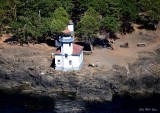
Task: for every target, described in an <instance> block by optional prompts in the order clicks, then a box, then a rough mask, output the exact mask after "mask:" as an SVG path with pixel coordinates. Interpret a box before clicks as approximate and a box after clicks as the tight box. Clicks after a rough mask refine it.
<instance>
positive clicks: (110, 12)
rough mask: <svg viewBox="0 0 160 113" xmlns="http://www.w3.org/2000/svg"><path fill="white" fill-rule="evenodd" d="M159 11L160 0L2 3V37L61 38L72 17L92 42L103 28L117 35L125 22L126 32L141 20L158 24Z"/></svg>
mask: <svg viewBox="0 0 160 113" xmlns="http://www.w3.org/2000/svg"><path fill="white" fill-rule="evenodd" d="M159 7H160V0H0V33H1V32H2V31H3V30H7V31H8V30H10V29H7V28H11V32H12V33H13V34H15V35H17V36H18V37H19V38H22V37H23V38H24V37H28V36H31V37H36V38H40V37H43V36H44V34H48V35H49V34H50V32H51V31H52V33H57V34H59V33H60V32H61V31H62V30H63V29H64V28H65V26H66V24H67V23H68V21H69V19H70V17H71V18H72V19H75V20H76V21H74V22H78V21H79V22H78V25H77V33H79V34H83V35H82V36H83V37H86V38H88V37H92V36H93V35H94V34H96V32H97V31H98V30H99V25H100V26H101V28H105V29H106V30H110V31H113V32H116V31H118V30H119V26H120V25H121V22H122V24H123V25H124V28H126V29H128V28H129V27H127V24H124V23H132V22H137V20H140V21H142V24H146V23H154V22H156V23H158V21H159V20H160V8H159ZM72 16H73V17H72ZM99 17H101V18H99ZM53 26H54V27H53Z"/></svg>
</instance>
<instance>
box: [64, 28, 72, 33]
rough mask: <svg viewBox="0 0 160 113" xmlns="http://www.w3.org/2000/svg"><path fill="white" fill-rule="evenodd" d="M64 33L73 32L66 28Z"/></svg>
mask: <svg viewBox="0 0 160 113" xmlns="http://www.w3.org/2000/svg"><path fill="white" fill-rule="evenodd" d="M62 33H64V34H71V31H70V30H69V29H68V28H66V29H65V30H63V31H62Z"/></svg>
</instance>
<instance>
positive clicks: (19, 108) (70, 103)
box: [0, 92, 160, 113]
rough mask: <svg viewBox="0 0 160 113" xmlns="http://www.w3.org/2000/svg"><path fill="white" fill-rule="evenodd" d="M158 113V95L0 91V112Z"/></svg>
mask: <svg viewBox="0 0 160 113" xmlns="http://www.w3.org/2000/svg"><path fill="white" fill-rule="evenodd" d="M144 112H145V113H160V95H159V94H155V95H152V96H148V97H141V98H132V97H130V96H121V97H120V96H116V97H114V98H113V101H111V102H84V101H81V100H77V99H73V98H72V99H71V98H66V97H65V98H61V99H56V100H53V99H51V98H49V97H45V96H43V97H34V96H31V95H26V94H18V93H4V92H0V113H144Z"/></svg>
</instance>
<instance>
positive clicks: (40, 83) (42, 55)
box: [0, 47, 160, 101]
mask: <svg viewBox="0 0 160 113" xmlns="http://www.w3.org/2000/svg"><path fill="white" fill-rule="evenodd" d="M157 51H159V50H157ZM159 53H160V52H159ZM159 53H158V52H156V53H152V55H149V54H150V53H147V54H148V55H147V57H142V58H139V60H138V61H137V62H135V63H134V64H129V65H128V67H129V71H130V72H129V73H128V70H127V69H126V68H125V67H122V66H118V65H115V66H113V69H112V70H109V71H105V70H103V72H99V73H98V74H92V75H90V74H85V75H78V74H76V72H65V73H63V72H56V71H55V70H54V69H52V68H51V67H50V65H51V61H52V59H51V58H49V57H48V56H49V55H48V53H47V52H45V51H41V50H40V49H32V48H28V47H12V48H4V47H3V48H2V47H1V48H0V88H1V89H18V90H19V91H21V92H22V93H34V94H40V95H48V96H50V97H53V98H57V97H58V96H59V94H60V93H61V92H68V93H69V94H68V95H70V93H72V94H73V95H74V96H75V97H74V98H81V99H83V100H87V101H111V100H112V97H113V95H115V94H120V95H121V94H125V93H131V94H145V93H155V92H156V93H160V76H159V72H160V71H159V69H160V68H157V65H159V63H160V61H159V60H158V59H159V57H157V56H158V55H159V56H160V54H159ZM153 54H154V55H153ZM155 67H156V70H155Z"/></svg>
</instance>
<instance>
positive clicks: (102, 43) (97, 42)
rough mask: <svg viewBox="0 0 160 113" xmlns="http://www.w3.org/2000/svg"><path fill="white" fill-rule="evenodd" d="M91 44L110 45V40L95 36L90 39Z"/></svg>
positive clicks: (105, 46)
mask: <svg viewBox="0 0 160 113" xmlns="http://www.w3.org/2000/svg"><path fill="white" fill-rule="evenodd" d="M92 44H93V46H99V47H103V48H107V47H111V44H110V42H109V41H108V40H107V39H100V38H95V39H94V40H93V41H92Z"/></svg>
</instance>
